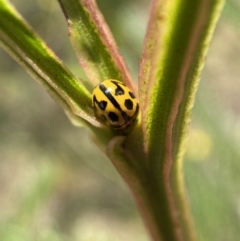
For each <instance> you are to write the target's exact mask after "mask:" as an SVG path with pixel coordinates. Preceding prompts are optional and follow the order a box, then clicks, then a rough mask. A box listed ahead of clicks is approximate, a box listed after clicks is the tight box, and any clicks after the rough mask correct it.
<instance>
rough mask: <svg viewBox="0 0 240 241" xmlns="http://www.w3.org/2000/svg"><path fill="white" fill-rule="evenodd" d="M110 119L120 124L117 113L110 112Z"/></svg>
mask: <svg viewBox="0 0 240 241" xmlns="http://www.w3.org/2000/svg"><path fill="white" fill-rule="evenodd" d="M108 117H109V119H110V120H111V121H112V122H118V116H117V114H116V113H114V112H112V111H110V112H109V114H108Z"/></svg>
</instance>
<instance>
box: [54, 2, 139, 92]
mask: <svg viewBox="0 0 240 241" xmlns="http://www.w3.org/2000/svg"><path fill="white" fill-rule="evenodd" d="M58 1H59V3H60V5H61V7H62V9H63V12H64V13H65V16H66V18H67V21H68V26H69V34H70V39H71V42H72V45H73V48H74V49H75V51H76V53H77V56H78V59H79V62H80V64H81V65H82V67H83V69H84V70H85V71H86V74H87V76H88V78H89V80H90V81H91V82H92V83H93V84H94V85H96V84H98V83H99V82H101V81H103V80H106V79H117V80H120V81H123V82H124V83H125V84H127V85H128V86H129V87H130V88H131V89H132V90H134V92H136V91H135V90H136V87H135V84H134V82H133V78H132V76H131V74H130V72H129V70H128V69H127V66H126V64H125V62H124V60H123V58H122V57H121V55H120V54H119V52H118V50H117V46H116V43H115V41H114V38H113V36H112V34H111V32H110V30H109V28H108V26H107V24H106V22H105V21H104V18H103V16H102V15H101V13H100V11H99V10H98V8H97V5H96V3H95V1H93V0H81V1H78V0H73V1H68V0H58Z"/></svg>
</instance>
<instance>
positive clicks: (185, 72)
mask: <svg viewBox="0 0 240 241" xmlns="http://www.w3.org/2000/svg"><path fill="white" fill-rule="evenodd" d="M223 3H224V0H196V1H191V0H177V1H174V2H171V1H165V2H161V1H159V0H155V1H153V4H152V10H151V13H152V14H151V18H150V21H149V26H148V31H147V37H146V40H145V45H144V48H145V49H144V50H143V54H144V55H143V60H142V65H141V70H140V71H141V73H143V74H142V75H141V74H140V87H139V88H140V93H145V92H146V93H147V95H146V94H145V95H144V96H143V99H142V100H141V99H140V101H141V103H142V104H141V105H142V106H141V108H142V116H143V131H144V138H145V144H146V146H145V149H146V150H147V153H148V162H149V163H148V165H149V170H150V173H151V175H153V176H155V177H158V180H159V181H158V182H159V183H158V185H159V189H161V190H162V189H164V190H165V192H166V195H167V199H168V203H169V210H170V212H171V216H172V223H173V224H174V226H175V236H176V237H177V240H195V233H194V231H192V232H191V230H194V229H193V224H192V220H191V217H190V215H189V210H188V207H187V203H186V197H185V192H184V185H183V173H182V153H183V151H184V143H185V133H186V130H187V127H188V124H189V119H190V111H191V108H192V106H193V103H194V99H195V93H196V90H197V86H198V82H199V78H200V71H201V70H202V68H203V64H204V59H205V56H206V52H207V49H208V46H209V43H210V39H211V36H212V33H213V30H214V27H215V24H216V21H217V19H218V16H219V13H220V11H221V9H222V6H223ZM143 102H145V103H144V104H143ZM146 107H147V108H146ZM162 177H163V181H162V179H161V178H162Z"/></svg>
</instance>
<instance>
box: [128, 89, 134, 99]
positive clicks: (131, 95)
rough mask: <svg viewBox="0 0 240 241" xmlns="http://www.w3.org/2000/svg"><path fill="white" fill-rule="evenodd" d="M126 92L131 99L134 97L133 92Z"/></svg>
mask: <svg viewBox="0 0 240 241" xmlns="http://www.w3.org/2000/svg"><path fill="white" fill-rule="evenodd" d="M128 94H129V96H130V97H131V98H132V99H135V96H134V94H133V92H131V91H129V92H128Z"/></svg>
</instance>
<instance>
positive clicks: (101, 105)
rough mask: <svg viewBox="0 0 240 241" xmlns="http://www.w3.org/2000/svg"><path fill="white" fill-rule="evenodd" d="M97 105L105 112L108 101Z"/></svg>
mask: <svg viewBox="0 0 240 241" xmlns="http://www.w3.org/2000/svg"><path fill="white" fill-rule="evenodd" d="M97 104H98V107H99V108H100V109H101V110H105V109H106V107H107V101H105V100H101V101H99V102H97Z"/></svg>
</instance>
